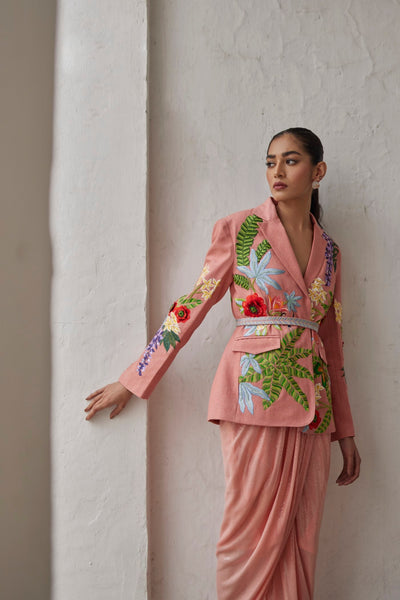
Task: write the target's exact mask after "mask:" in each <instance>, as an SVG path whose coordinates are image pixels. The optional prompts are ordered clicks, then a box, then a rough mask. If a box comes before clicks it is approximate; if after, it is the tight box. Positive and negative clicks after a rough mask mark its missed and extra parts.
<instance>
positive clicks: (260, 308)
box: [242, 294, 267, 317]
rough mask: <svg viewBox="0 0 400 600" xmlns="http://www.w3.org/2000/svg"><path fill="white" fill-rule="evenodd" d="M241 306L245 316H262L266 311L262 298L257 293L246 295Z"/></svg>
mask: <svg viewBox="0 0 400 600" xmlns="http://www.w3.org/2000/svg"><path fill="white" fill-rule="evenodd" d="M242 308H243V312H244V314H245V315H246V316H247V317H263V316H264V315H265V314H266V311H267V307H266V305H265V302H264V298H262V297H261V296H259V295H258V294H250V296H247V297H246V299H245V300H243V302H242Z"/></svg>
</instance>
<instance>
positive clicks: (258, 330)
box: [243, 325, 268, 337]
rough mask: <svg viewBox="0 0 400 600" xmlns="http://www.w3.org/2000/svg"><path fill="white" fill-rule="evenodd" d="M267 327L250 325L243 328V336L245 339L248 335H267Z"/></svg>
mask: <svg viewBox="0 0 400 600" xmlns="http://www.w3.org/2000/svg"><path fill="white" fill-rule="evenodd" d="M267 333H268V325H251V326H249V327H245V329H244V333H243V335H244V336H245V337H247V336H249V335H267Z"/></svg>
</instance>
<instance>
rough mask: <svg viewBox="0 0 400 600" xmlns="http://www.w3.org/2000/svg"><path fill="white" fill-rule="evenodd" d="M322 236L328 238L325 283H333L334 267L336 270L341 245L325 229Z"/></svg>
mask: <svg viewBox="0 0 400 600" xmlns="http://www.w3.org/2000/svg"><path fill="white" fill-rule="evenodd" d="M322 237H323V238H324V240H326V242H327V244H326V248H325V258H326V269H325V285H331V277H332V269H334V270H335V271H336V263H337V255H338V252H339V247H338V245H337V244H335V242H334V241H333V240H332V238H330V237H329V235H328V234H327V233H326V232H325V231H324V232H323V233H322Z"/></svg>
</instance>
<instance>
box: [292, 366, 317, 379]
mask: <svg viewBox="0 0 400 600" xmlns="http://www.w3.org/2000/svg"><path fill="white" fill-rule="evenodd" d="M285 374H286V375H288V376H290V377H299V378H300V379H311V381H313V380H314V377H313V374H312V373H310V371H309V370H308V369H307V368H306V367H303V366H302V365H296V366H294V367H286V369H285Z"/></svg>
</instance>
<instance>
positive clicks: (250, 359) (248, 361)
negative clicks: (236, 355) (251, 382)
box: [240, 354, 261, 376]
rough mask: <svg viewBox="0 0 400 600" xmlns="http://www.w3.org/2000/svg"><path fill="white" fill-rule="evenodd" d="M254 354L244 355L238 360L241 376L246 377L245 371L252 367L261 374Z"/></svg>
mask: <svg viewBox="0 0 400 600" xmlns="http://www.w3.org/2000/svg"><path fill="white" fill-rule="evenodd" d="M254 356H255V354H245V355H244V356H242V358H241V359H240V366H241V367H242V375H243V376H244V375H247V371H248V370H249V368H250V367H253V369H254V370H255V371H257V373H261V367H260V365H259V364H258V362H257V361H256V359H255V358H254Z"/></svg>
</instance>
